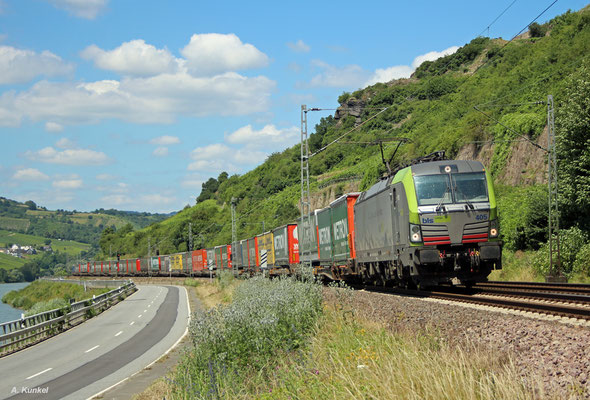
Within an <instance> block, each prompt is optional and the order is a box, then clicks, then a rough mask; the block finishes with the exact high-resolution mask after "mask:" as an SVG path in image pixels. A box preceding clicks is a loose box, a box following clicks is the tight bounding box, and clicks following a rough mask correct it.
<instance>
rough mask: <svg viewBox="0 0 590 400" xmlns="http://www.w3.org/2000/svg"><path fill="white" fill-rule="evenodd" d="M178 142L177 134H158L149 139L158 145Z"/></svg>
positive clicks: (151, 142)
mask: <svg viewBox="0 0 590 400" xmlns="http://www.w3.org/2000/svg"><path fill="white" fill-rule="evenodd" d="M178 143H180V138H178V137H177V136H168V135H164V136H158V137H156V138H153V139H151V140H150V144H155V145H158V146H169V145H171V144H178Z"/></svg>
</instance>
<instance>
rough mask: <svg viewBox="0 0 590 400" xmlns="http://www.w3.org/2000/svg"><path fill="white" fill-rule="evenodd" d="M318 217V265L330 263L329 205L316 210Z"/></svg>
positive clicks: (330, 220)
mask: <svg viewBox="0 0 590 400" xmlns="http://www.w3.org/2000/svg"><path fill="white" fill-rule="evenodd" d="M317 217H318V244H319V248H320V250H319V260H320V265H331V264H332V219H331V217H330V207H326V208H323V209H321V210H319V211H318V212H317Z"/></svg>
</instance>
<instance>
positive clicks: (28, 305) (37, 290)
mask: <svg viewBox="0 0 590 400" xmlns="http://www.w3.org/2000/svg"><path fill="white" fill-rule="evenodd" d="M109 290H110V289H108V288H100V289H87V290H86V291H84V286H83V285H77V284H75V283H66V282H48V281H35V282H33V283H31V284H30V285H28V286H27V287H25V288H23V289H20V290H13V291H11V292H8V293H6V294H5V295H4V296H3V297H2V301H3V302H4V303H7V304H10V305H11V306H12V307H15V308H20V309H23V310H29V309H32V308H33V307H35V305H36V304H37V303H42V302H48V301H52V300H55V299H63V300H66V301H67V302H68V303H69V300H70V299H74V301H80V300H84V299H88V298H91V297H92V296H93V295H99V294H102V293H106V292H108V291H109ZM37 307H39V306H37Z"/></svg>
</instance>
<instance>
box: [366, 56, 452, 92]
mask: <svg viewBox="0 0 590 400" xmlns="http://www.w3.org/2000/svg"><path fill="white" fill-rule="evenodd" d="M458 49H459V47H458V46H452V47H449V48H448V49H445V50H443V51H431V52H428V53H426V54H422V55H419V56H418V57H416V58H414V61H412V65H411V66H410V65H396V66H393V67H389V68H384V69H381V68H380V69H377V70H376V71H375V73H374V74H373V76H372V77H371V78H370V79H369V80H368V81H367V82H366V83H365V84H364V86H369V85H374V84H375V83H377V82H389V81H391V80H394V79H400V78H409V77H410V76H411V75H412V74H413V73H414V71H415V70H416V68H418V67H419V66H420V65H421V64H422V63H423V62H424V61H434V60H436V59H438V58H440V57H444V56H446V55H449V54H453V53H454V52H456V51H457V50H458Z"/></svg>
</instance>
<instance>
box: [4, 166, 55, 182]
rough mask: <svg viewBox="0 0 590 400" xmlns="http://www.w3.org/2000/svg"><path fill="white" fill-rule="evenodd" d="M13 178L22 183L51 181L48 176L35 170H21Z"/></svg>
mask: <svg viewBox="0 0 590 400" xmlns="http://www.w3.org/2000/svg"><path fill="white" fill-rule="evenodd" d="M12 178H13V179H15V180H21V181H46V180H48V179H49V177H48V176H47V175H45V174H44V173H43V172H41V171H39V170H38V169H35V168H24V169H19V170H18V171H16V172H15V173H14V175H13V177H12Z"/></svg>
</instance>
